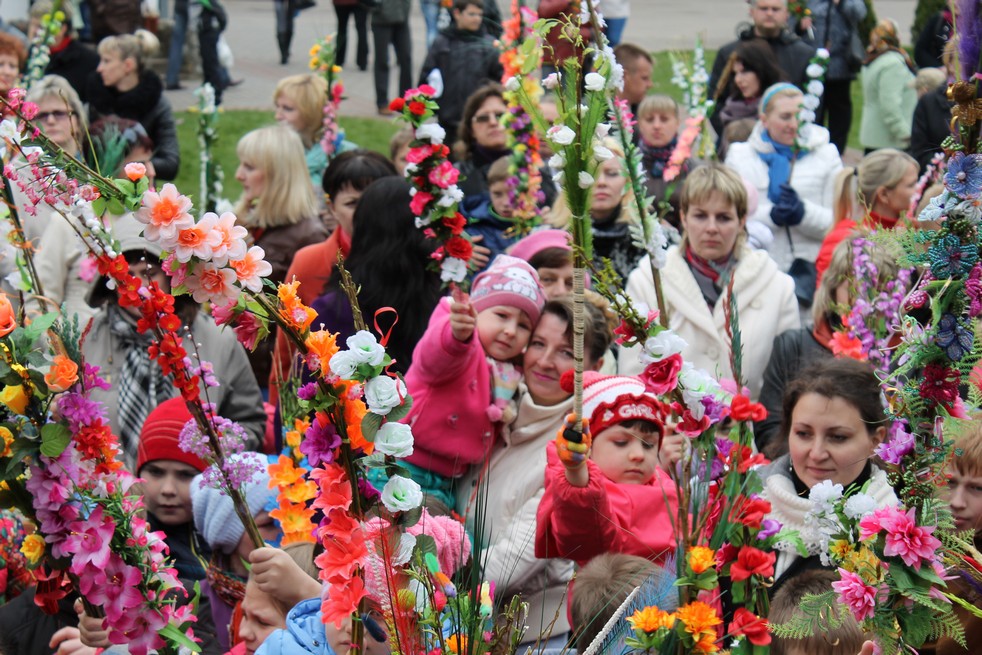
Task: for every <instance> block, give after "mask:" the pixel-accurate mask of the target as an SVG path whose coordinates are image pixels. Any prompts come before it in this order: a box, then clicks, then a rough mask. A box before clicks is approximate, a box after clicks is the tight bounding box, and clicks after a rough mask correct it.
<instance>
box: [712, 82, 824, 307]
mask: <svg viewBox="0 0 982 655" xmlns="http://www.w3.org/2000/svg"><path fill="white" fill-rule="evenodd" d="M802 101H803V96H802V93H801V91H800V90H799V89H798V87H796V86H793V85H791V84H787V83H784V82H782V83H779V84H775V85H773V86H771V87H770V88H769V89H767V91H765V92H764V96H763V98H761V102H760V120H758V121H757V124H756V125H755V126H754V129H753V132H752V133H751V134H750V139H749V140H748V141H747V142H746V143H734V144H733V145H731V146H730V148H729V150H728V151H727V153H726V164H727V165H728V166H731V167H732V168H733V169H734V170H735V171H736V172H737V173H739V174H740V175H741V176H742V177H743V179H744V180H746V181H747V183H748V184H750V185H751V186H753V187H756V189H757V191H758V193H759V195H760V202H759V204H758V205H757V211H756V212H754V215H753V216H751V217H750V219H751V220H754V221H760V222H762V223H763V224H764V225H766V226H767V227H769V228H770V229H771V231H772V232H773V233H774V242H773V244H772V245H771V247H770V253H771V256H772V257H773V258H774V261H776V262H777V265H778V268H780V269H781V270H782V271H791V270H794V271H795V273H796V274H799V277H798V280H797V281H799V285H798V288H797V293H798V297H799V300H800V301H801V303H802V305H803V306H805V307H808V306H810V305H811V297H812V295H813V294H814V292H815V278H814V262H815V257H816V256H817V255H818V249H819V247H820V246H821V245H822V239H823V238H825V233H826V232H828V231H829V228H830V227H831V226H832V193H833V190H834V187H835V179H836V175H837V174H838V172H839V171H840V170H841V169H842V160H841V159H840V158H839V151H838V150H836V148H835V146H834V145H832V144H831V143H829V133H828V130H826V129H825V128H824V127H820V126H818V125H814V124H813V125H808V126H806V127H804V128H802V129H800V130H799V124H798V110H799V107H800V106H801V103H802ZM796 259H797V260H800V261H801V262H802V263H800V264H799V263H795V268H794V269H792V263H793V262H795V260H796ZM809 268H810V272H811V276H810V278H809V277H808V276H807V275H806V274H805V273H804V272H807V270H808V269H809ZM803 271H804V272H803Z"/></svg>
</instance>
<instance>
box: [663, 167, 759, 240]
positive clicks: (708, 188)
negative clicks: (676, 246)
mask: <svg viewBox="0 0 982 655" xmlns="http://www.w3.org/2000/svg"><path fill="white" fill-rule="evenodd" d="M714 194H716V195H719V196H721V197H722V198H723V200H724V201H725V202H728V203H730V204H732V205H733V207H734V209H736V213H737V218H738V219H739V220H741V221H743V220H745V219H746V217H747V187H746V185H745V184H744V183H743V178H741V177H740V175H739V174H738V173H737V172H736V171H734V170H733V169H732V168H730V167H729V166H727V165H726V164H721V163H719V162H709V163H706V164H703V165H702V166H698V167H696V168H694V169H693V170H692V171H690V172H689V174H688V176H687V177H686V178H685V182H684V183H683V184H682V193H681V195H680V196H679V216H680V217H684V216H685V214H686V213H687V212H688V211H689V207H691V206H692V205H693V204H694V203H699V202H703V201H705V200H708V199H709V198H710V197H711V196H713V195H714ZM746 238H747V232H746V230H745V229H744V230H740V234H739V235H738V236H737V240H736V243H735V244H734V250H735V251H738V250H740V246H741V245H742V244H743V242H744V241H745V240H746ZM688 243H689V236H688V233H687V232H686V231H685V230H682V242H681V245H680V247H681V248H683V249H684V248H685V247H686V246H687V245H688Z"/></svg>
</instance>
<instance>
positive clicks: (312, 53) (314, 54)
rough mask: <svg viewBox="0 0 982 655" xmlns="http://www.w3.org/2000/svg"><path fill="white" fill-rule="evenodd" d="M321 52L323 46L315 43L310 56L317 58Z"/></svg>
mask: <svg viewBox="0 0 982 655" xmlns="http://www.w3.org/2000/svg"><path fill="white" fill-rule="evenodd" d="M320 51H321V44H319V43H315V44H314V45H312V46H311V47H310V56H311V57H316V56H317V53H319V52H320Z"/></svg>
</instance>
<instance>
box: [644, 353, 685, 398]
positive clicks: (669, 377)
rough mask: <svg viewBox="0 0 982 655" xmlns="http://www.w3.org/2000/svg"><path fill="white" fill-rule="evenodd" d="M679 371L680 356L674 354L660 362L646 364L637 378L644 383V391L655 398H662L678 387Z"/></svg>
mask: <svg viewBox="0 0 982 655" xmlns="http://www.w3.org/2000/svg"><path fill="white" fill-rule="evenodd" d="M681 370H682V355H680V354H678V353H675V354H674V355H672V356H670V357H666V358H665V359H663V360H661V361H660V362H652V363H650V364H648V366H646V367H645V369H644V371H642V372H641V375H640V376H639V377H640V378H641V381H642V382H644V386H645V389H647V390H648V391H649V392H651V393H653V394H655V395H656V396H662V395H664V394H666V393H668V392H670V391H671V390H672V389H674V388H675V387H677V386H678V384H679V371H681Z"/></svg>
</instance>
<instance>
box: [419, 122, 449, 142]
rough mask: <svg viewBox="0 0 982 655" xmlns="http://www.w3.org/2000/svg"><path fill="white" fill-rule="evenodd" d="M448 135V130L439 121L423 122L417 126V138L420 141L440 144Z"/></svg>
mask: <svg viewBox="0 0 982 655" xmlns="http://www.w3.org/2000/svg"><path fill="white" fill-rule="evenodd" d="M446 136H447V131H446V130H445V129H443V128H442V127H440V124H439V123H423V124H422V125H420V126H419V127H417V128H416V138H417V139H419V140H420V141H429V142H430V143H433V144H436V145H440V144H441V143H443V140H444V139H445V138H446Z"/></svg>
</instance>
